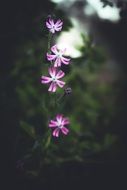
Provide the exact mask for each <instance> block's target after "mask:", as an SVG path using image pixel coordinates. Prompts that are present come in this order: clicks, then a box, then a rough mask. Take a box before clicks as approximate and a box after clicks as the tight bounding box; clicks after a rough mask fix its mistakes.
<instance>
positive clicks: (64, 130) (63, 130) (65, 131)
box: [61, 127, 69, 135]
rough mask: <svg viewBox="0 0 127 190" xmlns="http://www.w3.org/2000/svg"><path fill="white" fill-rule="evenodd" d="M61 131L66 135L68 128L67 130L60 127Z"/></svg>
mask: <svg viewBox="0 0 127 190" xmlns="http://www.w3.org/2000/svg"><path fill="white" fill-rule="evenodd" d="M61 131H62V133H63V134H65V135H67V134H68V132H69V130H68V129H67V128H66V127H62V128H61Z"/></svg>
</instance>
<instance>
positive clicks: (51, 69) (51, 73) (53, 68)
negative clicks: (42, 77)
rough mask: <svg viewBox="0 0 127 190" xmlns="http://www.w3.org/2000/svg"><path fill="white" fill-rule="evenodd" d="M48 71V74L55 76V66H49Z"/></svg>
mask: <svg viewBox="0 0 127 190" xmlns="http://www.w3.org/2000/svg"><path fill="white" fill-rule="evenodd" d="M48 71H49V74H50V75H51V77H55V76H56V71H57V70H56V68H55V67H50V68H49V69H48Z"/></svg>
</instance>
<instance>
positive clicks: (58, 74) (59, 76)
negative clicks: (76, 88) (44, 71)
mask: <svg viewBox="0 0 127 190" xmlns="http://www.w3.org/2000/svg"><path fill="white" fill-rule="evenodd" d="M64 75H65V73H64V72H63V71H62V70H60V71H58V73H57V74H56V78H57V79H60V78H62V77H64Z"/></svg>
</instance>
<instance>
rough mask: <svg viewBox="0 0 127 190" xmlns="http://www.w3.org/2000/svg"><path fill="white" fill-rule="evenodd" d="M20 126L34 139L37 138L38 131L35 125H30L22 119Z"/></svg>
mask: <svg viewBox="0 0 127 190" xmlns="http://www.w3.org/2000/svg"><path fill="white" fill-rule="evenodd" d="M20 127H21V129H23V130H24V131H25V132H26V133H27V135H29V136H30V137H32V138H33V139H36V133H35V129H34V127H33V126H31V125H29V124H28V123H26V122H24V121H21V122H20Z"/></svg>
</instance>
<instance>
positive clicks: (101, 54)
mask: <svg viewBox="0 0 127 190" xmlns="http://www.w3.org/2000/svg"><path fill="white" fill-rule="evenodd" d="M1 8H2V10H1V26H2V27H1V35H0V38H1V47H2V55H1V80H0V83H1V93H0V94H1V106H0V107H1V108H2V109H1V113H2V115H1V118H2V121H1V124H2V125H1V126H3V127H2V132H1V134H2V144H3V154H2V158H3V161H4V163H5V164H4V165H3V173H2V175H3V176H5V181H7V180H8V181H9V183H8V184H13V185H14V186H15V187H16V188H18V189H43V188H44V189H45V188H48V189H49V188H52V189H56V188H57V186H60V188H61V189H65V188H74V187H76V188H81V187H82V185H84V188H85V185H86V184H87V185H88V186H90V185H91V181H92V182H94V183H99V184H100V181H102V182H106V180H107V181H108V182H111V183H112V184H113V185H114V184H117V183H116V181H120V180H121V179H122V180H124V178H125V175H124V171H125V167H126V159H127V154H126V143H127V140H126V124H127V119H126V117H127V116H126V115H127V110H126V105H127V104H126V96H127V92H126V80H127V76H126V69H127V66H126V63H127V55H126V54H127V53H126V50H127V43H126V42H127V35H126V34H127V2H126V1H119V0H110V1H107V0H50V1H49V0H43V1H40V0H38V1H33V0H31V1H21V2H17V1H13V2H12V1H11V2H10V1H7V2H6V1H4V2H3V3H2V6H1ZM48 16H53V18H55V19H59V18H60V19H61V20H63V22H64V24H63V29H62V31H61V32H59V33H57V34H56V35H55V37H54V39H53V41H52V45H54V43H57V44H59V46H61V47H67V48H68V55H69V56H70V57H71V64H70V65H69V66H67V67H66V66H63V67H62V70H63V71H64V72H65V73H66V77H65V81H66V83H67V86H66V87H71V89H72V93H71V94H69V95H66V96H65V97H63V98H62V99H61V101H60V102H59V107H58V110H57V111H58V112H61V113H63V114H64V115H65V116H67V117H69V118H70V121H71V123H70V126H69V129H70V133H69V135H68V136H66V137H65V136H62V135H61V136H60V138H58V139H55V138H53V137H51V131H50V130H48V119H49V115H50V116H52V117H53V115H54V114H53V111H54V112H55V111H56V110H53V109H54V107H53V102H52V99H53V98H54V97H53V95H51V94H49V93H47V86H45V85H42V84H41V83H40V77H41V75H43V74H44V75H45V74H46V73H47V68H48V65H47V60H46V56H45V55H46V52H47V47H48V30H47V29H46V26H45V21H46V19H47V18H48ZM63 93H64V91H63V90H62V89H60V90H58V91H57V96H58V97H59V96H60V95H61V94H63ZM2 163H3V162H2ZM92 179H94V180H92ZM98 179H99V180H98ZM94 183H93V184H94ZM8 184H7V185H8ZM61 184H63V185H62V187H61ZM103 185H104V184H103V183H102V187H103ZM103 189H104V188H103Z"/></svg>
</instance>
